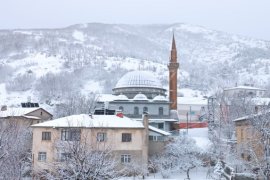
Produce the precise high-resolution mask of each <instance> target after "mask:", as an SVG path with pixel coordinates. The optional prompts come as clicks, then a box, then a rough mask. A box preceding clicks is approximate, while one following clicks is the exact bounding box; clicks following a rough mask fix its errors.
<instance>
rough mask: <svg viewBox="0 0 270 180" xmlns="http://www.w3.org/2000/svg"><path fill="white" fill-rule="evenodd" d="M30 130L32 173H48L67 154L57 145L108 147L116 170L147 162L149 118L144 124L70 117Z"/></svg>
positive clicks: (107, 117) (110, 117)
mask: <svg viewBox="0 0 270 180" xmlns="http://www.w3.org/2000/svg"><path fill="white" fill-rule="evenodd" d="M32 128H33V147H32V153H33V155H32V157H33V160H32V161H33V170H34V173H38V172H40V171H41V170H44V169H46V170H47V171H50V165H51V163H54V162H57V161H61V158H62V157H63V156H65V155H66V154H67V153H66V152H65V153H63V149H61V148H58V146H57V144H59V143H66V144H67V143H73V142H76V141H77V142H79V143H80V144H82V143H85V144H87V147H89V148H93V149H94V150H99V151H102V150H105V148H109V149H110V151H111V152H112V154H113V155H114V158H115V161H116V162H118V164H119V166H118V167H119V168H121V167H122V166H125V165H126V163H134V162H138V163H140V164H142V165H146V164H147V162H148V116H147V115H145V116H144V120H143V122H139V121H135V120H131V119H129V118H127V117H119V116H116V115H87V114H81V115H73V116H68V117H64V118H59V119H55V120H52V121H47V122H44V123H40V124H36V125H33V126H32Z"/></svg>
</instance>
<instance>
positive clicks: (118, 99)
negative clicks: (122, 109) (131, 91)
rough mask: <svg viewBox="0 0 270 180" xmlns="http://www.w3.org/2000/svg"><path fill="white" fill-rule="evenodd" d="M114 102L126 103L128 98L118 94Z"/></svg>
mask: <svg viewBox="0 0 270 180" xmlns="http://www.w3.org/2000/svg"><path fill="white" fill-rule="evenodd" d="M115 100H116V101H128V98H127V96H125V95H123V94H120V95H118V96H117V97H116V99H115Z"/></svg>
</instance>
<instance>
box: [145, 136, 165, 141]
mask: <svg viewBox="0 0 270 180" xmlns="http://www.w3.org/2000/svg"><path fill="white" fill-rule="evenodd" d="M149 141H164V137H163V136H149Z"/></svg>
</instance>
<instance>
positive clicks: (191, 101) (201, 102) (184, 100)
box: [177, 97, 207, 105]
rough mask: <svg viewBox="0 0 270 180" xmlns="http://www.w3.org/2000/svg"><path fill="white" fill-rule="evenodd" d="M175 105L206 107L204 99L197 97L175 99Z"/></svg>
mask: <svg viewBox="0 0 270 180" xmlns="http://www.w3.org/2000/svg"><path fill="white" fill-rule="evenodd" d="M177 103H178V104H179V105H181V104H188V105H207V99H206V98H199V97H177Z"/></svg>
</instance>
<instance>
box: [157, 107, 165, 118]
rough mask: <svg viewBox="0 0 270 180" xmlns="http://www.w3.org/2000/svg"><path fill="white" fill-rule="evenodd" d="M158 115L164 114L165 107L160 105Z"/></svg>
mask: <svg viewBox="0 0 270 180" xmlns="http://www.w3.org/2000/svg"><path fill="white" fill-rule="evenodd" d="M158 115H159V116H163V115H164V108H163V107H159V108H158Z"/></svg>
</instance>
